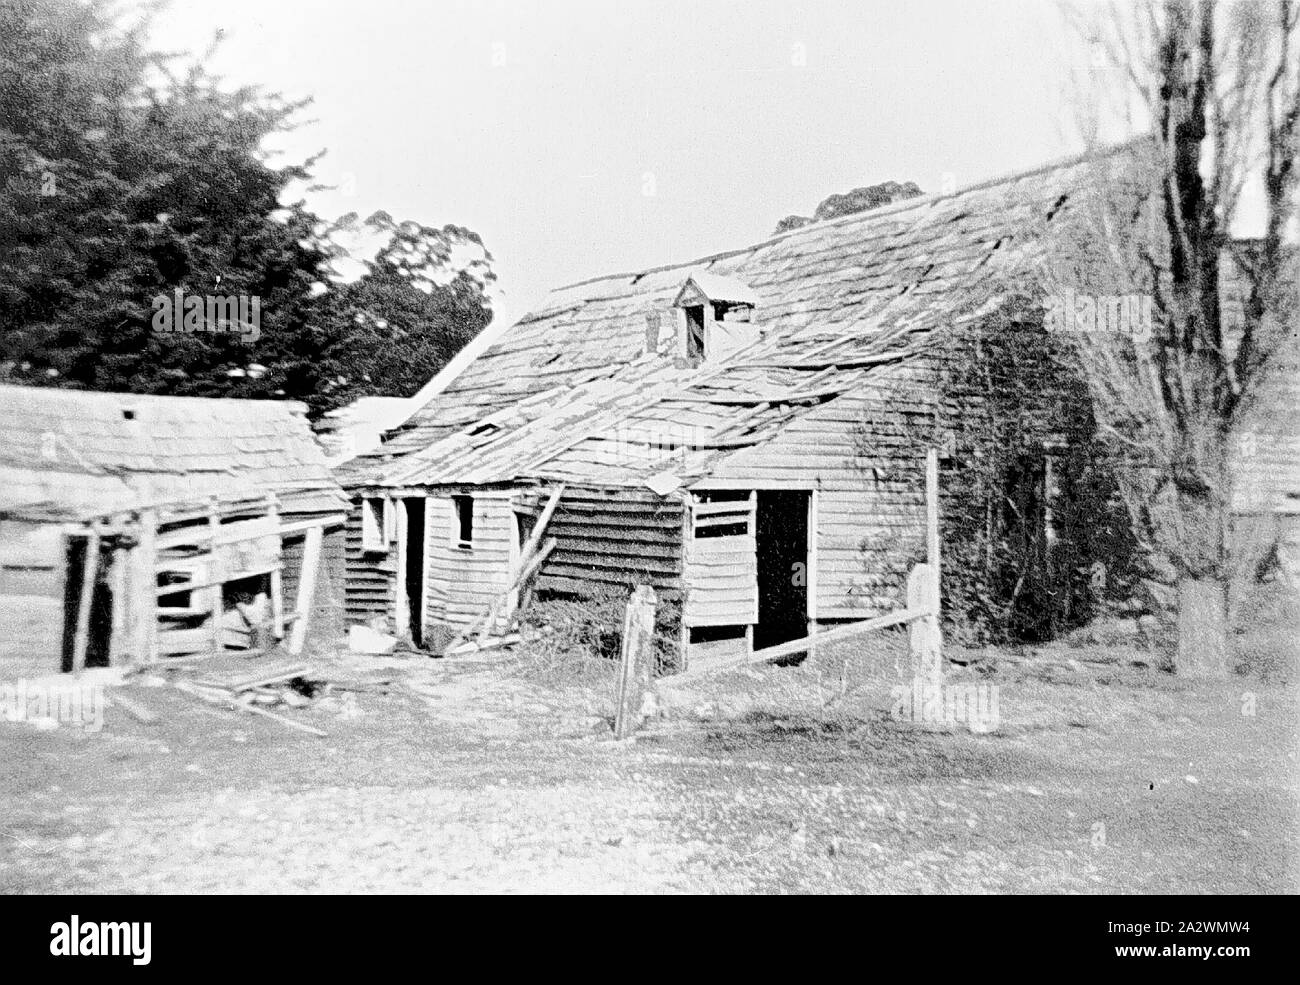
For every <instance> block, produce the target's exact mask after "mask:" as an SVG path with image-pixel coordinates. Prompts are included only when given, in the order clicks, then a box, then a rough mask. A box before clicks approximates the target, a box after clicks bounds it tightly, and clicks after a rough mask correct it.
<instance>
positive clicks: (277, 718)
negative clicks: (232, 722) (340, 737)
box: [235, 701, 329, 739]
mask: <svg viewBox="0 0 1300 985" xmlns="http://www.w3.org/2000/svg"><path fill="white" fill-rule="evenodd" d="M235 704H236V705H237V706H238V707H239V708H240V709H242V710H243V711H246V712H248V713H249V714H250V715H261V716H262V717H263V718H269V719H271V721H273V722H279V723H280V724H281V725H283V726H284V727H285V728H292V729H297V730H298V731H299V732H306V733H307V734H308V735H314V736H316V737H317V738H318V739H325V738H328V737H329V733H328V732H322V731H321V730H320V729H318V728H312V726H310V725H304V724H303V723H302V722H295V721H294V720H293V719H291V718H285V717H284V716H283V715H277V714H275V713H274V712H270V711H267V710H266V709H265V708H259V707H257V706H256V705H248V704H244V703H243V702H238V701H237V702H235Z"/></svg>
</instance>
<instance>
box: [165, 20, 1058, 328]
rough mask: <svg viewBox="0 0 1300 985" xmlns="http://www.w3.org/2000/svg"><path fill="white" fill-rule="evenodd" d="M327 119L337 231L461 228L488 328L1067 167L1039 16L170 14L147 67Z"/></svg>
mask: <svg viewBox="0 0 1300 985" xmlns="http://www.w3.org/2000/svg"><path fill="white" fill-rule="evenodd" d="M218 28H220V29H222V30H224V32H225V35H226V40H225V44H224V48H223V49H222V54H221V55H220V56H219V57H218V59H217V61H216V66H217V67H218V68H219V69H220V70H221V71H222V72H223V73H224V74H225V75H226V76H227V77H228V78H229V80H230V81H231V82H232V83H261V84H263V85H265V86H266V87H267V88H268V89H271V90H279V91H281V92H283V93H285V94H286V95H290V96H312V97H314V98H315V104H314V106H313V107H312V108H311V110H310V112H309V114H308V115H309V117H310V118H312V119H313V120H314V122H313V123H311V124H310V125H309V126H306V127H303V128H302V129H300V130H298V131H296V132H294V133H293V134H292V135H290V137H289V138H288V142H287V148H288V149H289V151H290V152H291V154H293V155H294V156H296V157H304V156H306V155H309V154H312V153H315V152H317V151H319V150H322V149H325V150H327V151H328V154H327V155H326V156H325V158H323V159H322V160H321V161H320V162H319V165H318V167H317V173H318V175H319V176H320V178H321V179H322V180H324V181H327V182H338V183H340V184H341V185H342V187H340V188H339V189H337V190H335V191H332V192H322V193H317V194H315V195H313V196H311V197H309V204H310V205H311V206H312V207H313V208H314V209H315V211H317V212H318V213H320V214H321V215H323V216H326V217H331V218H332V217H334V216H337V215H339V214H341V213H344V212H348V211H357V212H359V213H360V214H361V216H362V217H364V216H366V215H368V214H369V213H370V212H372V211H374V210H376V209H381V208H382V209H385V210H387V211H388V212H390V213H391V214H392V215H393V216H394V218H396V219H414V220H417V221H419V222H422V223H425V224H428V225H435V226H441V225H443V224H445V223H448V222H454V223H458V224H461V225H465V226H469V227H470V228H472V229H474V230H475V231H477V232H478V233H479V234H480V235H482V237H483V239H484V241H485V243H486V245H487V247H488V249H489V250H491V251H492V253H493V254H494V256H495V258H496V269H497V273H498V275H499V277H500V280H501V284H500V286H501V290H502V294H503V296H502V298H501V300H500V302H499V304H498V317H504V318H506V319H510V320H513V319H514V318H515V317H518V316H519V315H521V314H523V313H524V312H525V311H526V310H528V308H530V307H531V306H533V305H534V304H536V302H537V301H538V300H539V299H540V298H541V296H542V295H543V294H544V293H545V292H546V291H547V290H549V289H551V288H553V287H557V286H560V285H562V284H566V283H569V282H572V281H575V280H581V279H585V278H588V277H593V276H597V275H600V274H605V273H613V272H618V271H626V270H636V269H639V268H643V267H648V266H655V265H659V264H663V263H669V262H675V261H685V260H689V259H691V258H693V257H696V256H701V255H706V254H708V253H712V252H719V251H722V250H727V249H732V248H737V247H743V246H748V245H750V244H752V243H756V242H758V241H760V240H762V239H764V238H766V237H767V236H768V235H769V234H770V232H771V230H772V228H773V227H774V226H775V225H776V223H777V221H778V220H779V219H781V218H782V217H783V216H785V215H787V214H789V213H792V212H797V213H800V214H804V215H808V214H810V213H811V212H812V210H813V209H814V208H815V206H816V205H817V203H818V202H819V201H821V200H822V199H823V198H825V197H826V196H827V195H829V194H831V193H833V192H844V191H847V190H849V189H851V188H854V187H856V186H859V185H866V184H874V183H877V182H881V181H886V180H891V179H892V180H897V181H915V182H916V183H917V184H919V185H920V186H921V188H922V189H923V190H924V191H926V192H936V191H940V190H941V189H942V188H943V186H944V183H945V181H947V182H949V183H955V184H956V185H957V186H962V185H967V184H971V183H973V182H976V181H980V180H982V179H985V178H989V177H992V176H995V175H998V174H1003V173H1008V172H1012V171H1016V170H1021V169H1026V168H1031V167H1034V166H1036V165H1038V164H1041V163H1044V162H1046V161H1048V160H1051V159H1053V158H1056V157H1061V156H1064V155H1066V154H1069V153H1072V152H1074V151H1075V150H1077V149H1078V148H1079V145H1078V144H1077V143H1076V142H1075V141H1074V139H1073V138H1072V136H1071V134H1072V130H1071V123H1070V114H1069V111H1068V110H1067V109H1065V108H1063V107H1064V106H1065V103H1064V101H1063V96H1062V93H1063V92H1064V88H1063V87H1064V81H1065V76H1066V68H1065V65H1064V62H1065V58H1064V53H1065V45H1066V43H1067V42H1066V41H1064V40H1063V39H1064V34H1063V32H1062V29H1061V27H1060V19H1059V17H1058V15H1057V14H1056V10H1055V8H1054V6H1053V5H1052V4H1051V3H1049V2H1046V0H898V2H895V0H844V2H837V0H803V2H792V0H786V2H776V0H744V2H741V0H698V2H690V3H688V2H676V0H645V2H642V0H611V2H605V3H596V2H592V0H552V2H546V3H542V2H522V0H482V2H480V0H433V2H402V0H365V2H358V0H320V2H307V0H221V2H207V0H204V2H199V0H175V2H174V6H173V7H172V8H171V9H170V10H168V11H166V12H164V14H163V15H162V18H161V20H160V22H159V26H158V30H157V31H156V33H155V38H154V40H155V42H156V43H157V44H158V45H159V46H161V47H164V48H178V47H185V48H190V49H194V50H201V49H203V48H204V47H205V46H206V43H207V41H208V40H209V39H210V37H211V35H212V32H213V31H215V30H216V29H218Z"/></svg>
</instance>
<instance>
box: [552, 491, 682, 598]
mask: <svg viewBox="0 0 1300 985" xmlns="http://www.w3.org/2000/svg"><path fill="white" fill-rule="evenodd" d="M684 519H685V517H684V512H683V503H682V497H681V496H680V495H678V494H671V495H669V496H662V497H661V496H657V495H655V494H654V493H653V492H651V491H650V490H648V489H628V488H620V489H596V488H582V487H574V486H571V487H569V488H567V489H566V490H565V493H564V496H563V498H562V499H561V500H560V505H559V508H558V509H557V510H556V511H555V515H554V516H553V517H552V518H551V522H550V524H548V526H547V528H546V536H547V537H554V538H555V539H556V542H557V543H556V547H555V550H554V551H553V552H552V553H551V556H550V557H549V558H547V561H546V563H545V564H544V565H543V566H542V571H541V574H540V576H539V578H538V582H537V587H538V589H539V590H543V591H555V592H572V593H576V594H580V595H581V594H590V592H591V591H592V590H593V589H596V590H599V589H600V588H601V587H602V586H603V587H610V588H614V587H617V588H624V587H627V586H632V585H640V584H647V585H650V586H651V587H652V588H653V589H654V590H655V594H656V596H657V598H658V600H659V603H660V605H661V606H662V605H664V604H666V603H678V602H680V601H681V598H682V524H683V522H684Z"/></svg>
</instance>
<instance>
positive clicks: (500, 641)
mask: <svg viewBox="0 0 1300 985" xmlns="http://www.w3.org/2000/svg"><path fill="white" fill-rule="evenodd" d="M522 638H523V637H521V636H520V635H519V634H518V633H511V634H510V635H509V636H498V637H496V638H494V639H490V640H488V641H487V642H486V643H475V642H472V641H471V642H469V643H462V644H461V645H460V646H458V647H456V649H454V650H447V651H445V652H444V653H443V656H445V657H456V656H461V655H463V654H466V653H479V652H481V651H483V650H495V649H497V648H499V647H503V646H514V645H515V644H516V643H518V642H519V641H520V640H521V639H522Z"/></svg>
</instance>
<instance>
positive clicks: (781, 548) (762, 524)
mask: <svg viewBox="0 0 1300 985" xmlns="http://www.w3.org/2000/svg"><path fill="white" fill-rule="evenodd" d="M811 495H812V494H811V493H809V492H806V491H802V490H795V491H784V490H781V491H775V490H761V489H760V490H759V492H758V514H757V517H756V518H755V526H756V533H757V536H758V557H757V561H758V625H756V626H755V627H754V649H755V650H761V649H763V648H764V647H769V646H776V645H777V644H778V643H785V642H787V641H788V640H794V639H799V638H800V637H803V636H807V635H808V561H809V558H808V498H809V497H810V496H811Z"/></svg>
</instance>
